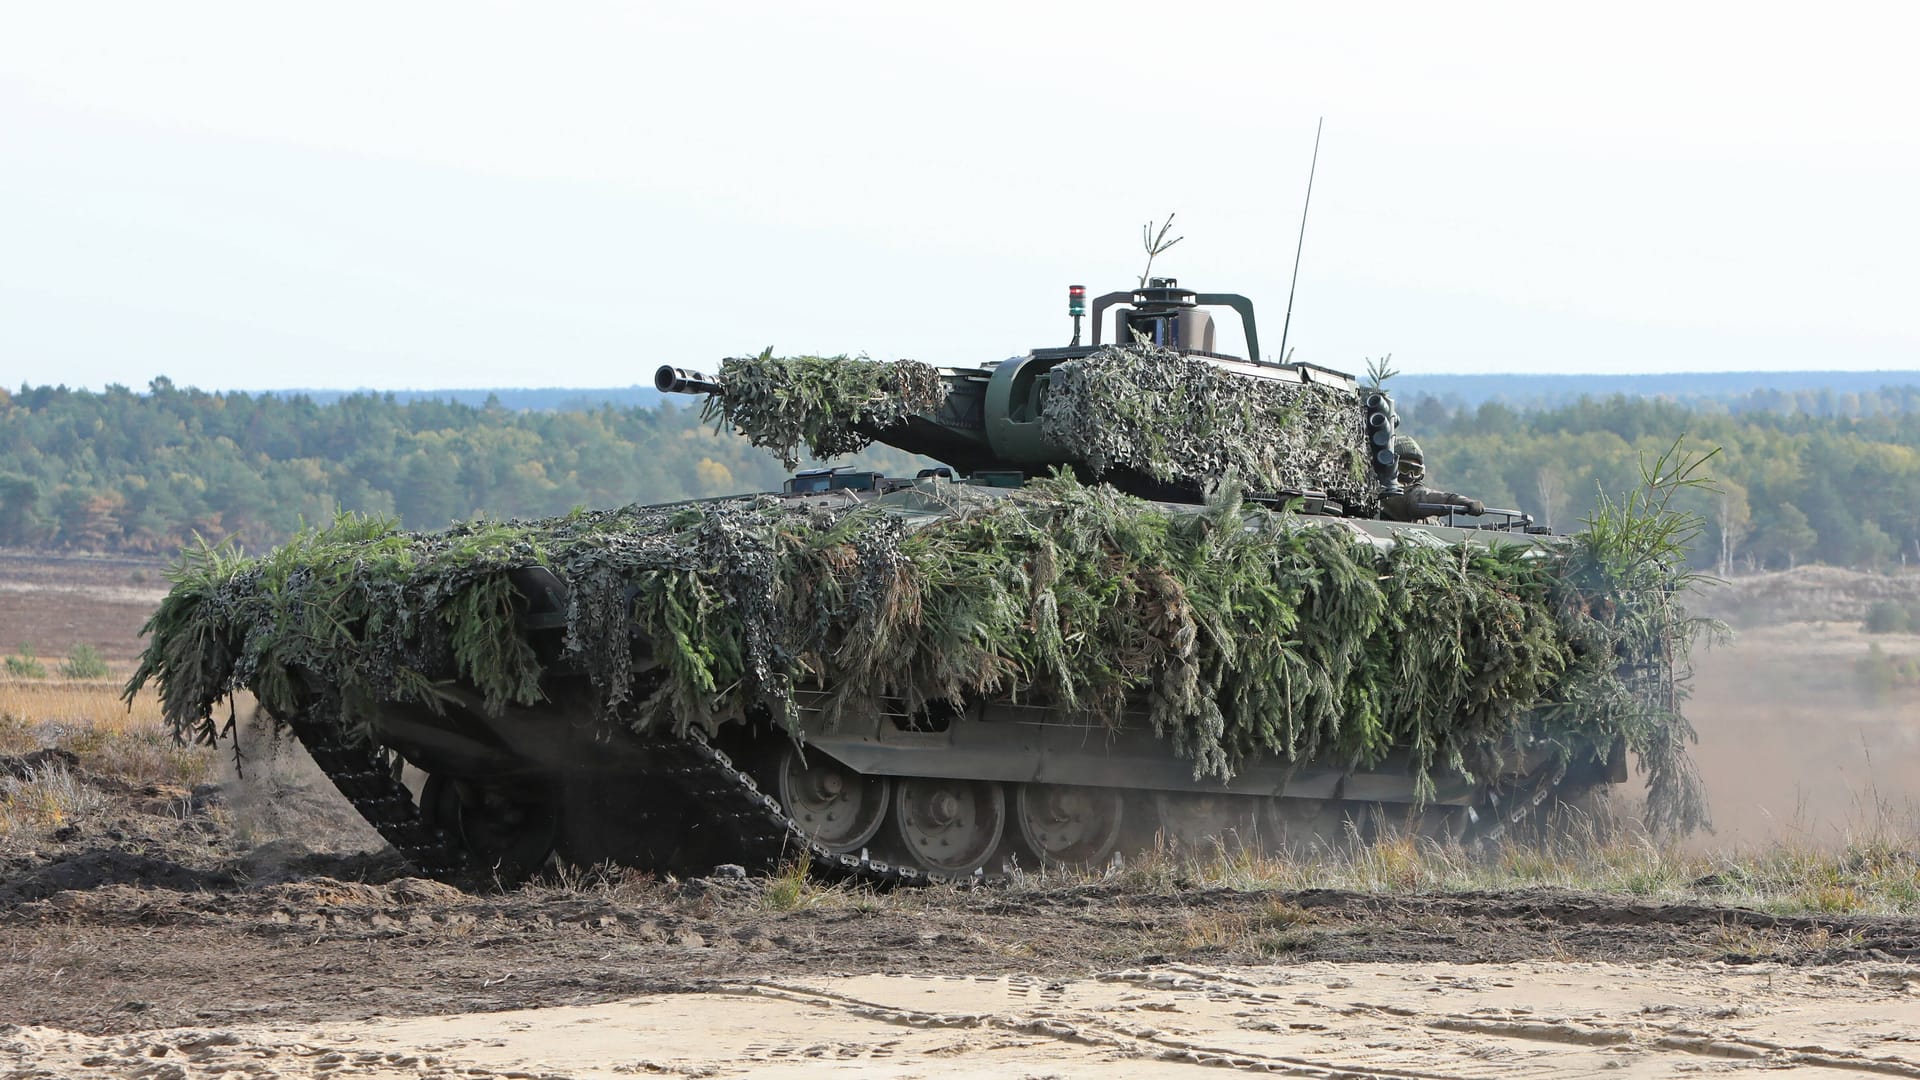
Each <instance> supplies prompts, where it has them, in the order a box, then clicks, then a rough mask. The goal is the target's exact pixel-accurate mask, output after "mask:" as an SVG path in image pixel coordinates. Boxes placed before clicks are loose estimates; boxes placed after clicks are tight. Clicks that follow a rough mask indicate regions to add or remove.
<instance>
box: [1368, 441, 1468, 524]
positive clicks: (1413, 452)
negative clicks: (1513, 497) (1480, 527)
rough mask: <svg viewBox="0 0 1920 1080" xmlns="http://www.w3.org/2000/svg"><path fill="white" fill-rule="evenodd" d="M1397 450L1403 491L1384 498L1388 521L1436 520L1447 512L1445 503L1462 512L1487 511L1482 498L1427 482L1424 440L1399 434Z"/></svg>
mask: <svg viewBox="0 0 1920 1080" xmlns="http://www.w3.org/2000/svg"><path fill="white" fill-rule="evenodd" d="M1393 453H1394V456H1395V457H1397V458H1399V459H1400V466H1399V478H1400V494H1398V495H1389V496H1387V497H1386V499H1385V500H1383V501H1382V502H1381V504H1380V516H1381V517H1383V518H1386V519H1387V520H1388V521H1417V522H1423V523H1427V524H1435V523H1438V522H1440V521H1441V520H1442V517H1443V515H1444V514H1445V513H1446V512H1447V511H1446V510H1445V509H1444V508H1445V507H1454V508H1457V509H1458V510H1459V512H1460V513H1463V514H1471V515H1474V516H1476V517H1477V516H1479V515H1480V514H1484V513H1486V511H1487V507H1486V504H1485V503H1482V502H1481V501H1480V500H1479V499H1469V498H1467V497H1466V496H1465V495H1455V494H1454V493H1453V492H1451V491H1435V490H1433V489H1432V488H1429V487H1428V486H1427V458H1426V455H1424V454H1422V453H1421V452H1420V444H1419V443H1417V442H1414V441H1413V437H1412V436H1410V435H1395V436H1394V437H1393ZM1430 507H1433V508H1440V509H1429V508H1430Z"/></svg>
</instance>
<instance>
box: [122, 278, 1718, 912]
mask: <svg viewBox="0 0 1920 1080" xmlns="http://www.w3.org/2000/svg"><path fill="white" fill-rule="evenodd" d="M1070 313H1071V314H1072V316H1073V320H1074V332H1073V338H1072V344H1070V345H1067V346H1064V347H1059V348H1040V349H1035V350H1033V351H1032V352H1030V353H1027V354H1026V355H1023V356H1017V357H1014V358H1012V359H1009V360H1006V361H1003V362H1000V363H997V364H988V365H982V366H979V367H944V368H933V367H929V366H927V365H922V364H915V363H912V362H904V361H903V362H899V363H879V362H873V361H866V360H849V359H846V358H800V359H792V360H782V359H777V358H773V357H771V356H762V357H759V358H746V359H740V360H729V361H726V362H725V363H724V364H722V365H721V367H720V369H719V370H718V371H717V372H715V373H713V374H706V373H702V372H697V371H692V370H686V369H682V368H675V367H663V368H661V369H660V370H659V372H658V374H657V378H656V382H657V385H658V386H659V388H660V389H661V390H662V391H665V392H670V393H685V394H696V395H706V397H707V406H706V407H707V410H708V414H709V416H710V417H711V418H713V419H714V420H716V421H718V422H721V423H725V424H729V425H731V426H733V427H735V428H737V429H739V430H740V431H742V432H743V433H744V434H746V435H747V436H748V437H750V438H752V439H753V440H754V441H755V442H757V443H760V444H762V445H766V446H768V447H770V448H772V449H774V450H776V451H778V452H780V453H782V454H784V455H786V456H787V458H788V459H789V461H790V463H797V460H798V458H799V456H800V454H799V449H800V447H801V445H803V444H804V445H805V446H806V447H807V448H808V449H809V450H810V451H811V452H813V453H814V454H815V455H816V456H827V455H830V454H834V453H841V452H845V451H847V450H851V449H857V448H858V447H860V446H862V445H864V444H866V443H867V442H869V441H877V442H881V443H884V444H886V445H889V446H893V447H897V448H899V449H901V450H905V451H909V452H911V453H913V454H918V455H923V456H925V457H927V458H931V459H933V460H934V461H935V462H938V463H939V464H937V465H931V466H929V467H927V468H923V469H920V470H919V471H918V474H917V475H915V476H910V477H889V476H885V475H881V474H878V473H875V472H872V471H861V470H854V469H849V468H844V467H843V468H816V469H809V470H804V471H800V472H797V473H796V474H795V475H793V477H792V478H791V479H790V480H789V481H787V483H786V485H785V488H784V490H783V491H780V492H775V493H766V494H762V495H753V496H741V497H738V498H731V499H721V500H709V501H705V502H697V503H684V504H674V505H667V506H653V507H629V508H626V509H624V510H618V511H603V512H596V513H576V514H574V515H570V516H569V517H567V518H563V519H556V520H553V521H547V522H531V523H507V524H504V525H497V524H486V523H473V524H469V525H464V526H459V527H456V528H454V529H452V530H449V531H447V532H443V533H434V534H412V533H402V532H400V531H399V530H398V529H397V528H396V527H395V526H394V525H393V524H392V523H391V522H378V521H365V520H359V519H352V520H343V521H342V522H340V523H338V524H336V525H335V526H334V527H333V528H331V529H328V530H322V531H320V532H317V533H314V534H310V535H308V536H304V537H302V538H299V539H297V540H296V541H294V542H293V543H291V544H289V545H288V546H287V547H286V548H283V549H281V550H280V551H277V552H274V553H272V554H270V555H268V556H266V557H264V558H261V559H241V558H238V557H235V556H233V555H231V554H230V553H223V552H220V551H203V552H199V553H197V554H191V555H190V557H189V559H188V561H187V563H186V564H184V565H183V567H182V568H181V569H180V571H179V572H178V574H177V576H176V581H177V585H176V588H175V590H174V592H173V594H172V595H170V596H169V598H168V599H167V601H166V603H165V604H163V606H162V608H161V609H160V611H159V612H157V613H156V615H155V616H154V619H153V620H152V622H151V623H150V626H149V629H150V631H151V632H152V634H153V639H152V642H151V644H150V646H149V648H148V650H147V653H146V656H145V658H144V660H143V664H142V667H141V669H140V671H139V673H138V674H136V676H135V677H134V680H133V683H132V684H130V687H129V693H131V692H132V691H133V690H134V689H137V688H138V687H139V686H140V685H142V684H144V683H145V682H147V681H149V680H151V681H155V682H157V683H158V684H159V686H160V689H161V691H162V696H163V699H164V702H165V705H166V708H167V712H168V715H169V716H170V717H171V718H172V720H173V722H174V723H175V724H176V725H177V727H178V730H179V731H180V732H181V733H183V734H193V735H198V736H200V737H203V738H212V737H214V736H215V735H216V734H217V733H218V731H219V730H220V728H221V724H220V722H219V721H218V720H217V719H216V716H215V713H214V706H215V703H216V702H217V701H218V700H219V699H220V698H222V697H224V696H229V695H231V694H232V693H234V692H235V691H238V690H248V691H251V692H252V693H253V694H254V695H255V696H256V697H257V698H258V699H259V701H260V703H261V705H262V707H263V708H265V709H266V710H267V711H268V712H269V713H270V714H271V715H272V716H273V717H275V718H276V719H277V720H279V721H281V722H283V723H284V724H285V725H286V726H287V727H288V728H290V729H291V730H292V732H293V734H294V735H296V736H297V737H298V738H299V739H300V741H301V742H302V743H304V744H305V745H306V747H307V748H308V749H309V750H310V751H311V752H312V754H313V757H314V760H315V761H316V762H317V763H318V764H319V765H320V767H321V768H322V769H323V770H325V771H326V773H327V774H328V775H329V776H330V777H331V778H332V779H333V781H334V783H335V784H336V785H337V786H338V787H339V789H340V790H341V791H342V792H343V793H344V794H345V795H346V796H347V797H348V798H349V799H351V800H352V801H353V803H354V805H355V806H356V807H357V808H358V809H359V810H360V812H361V813H362V814H363V815H364V816H365V817H366V819H367V820H368V822H370V823H371V824H372V825H373V826H374V827H375V828H377V829H378V830H379V831H380V832H381V834H382V835H383V836H385V837H386V838H387V839H388V840H389V841H391V842H392V843H393V844H394V845H395V846H396V847H397V848H399V849H400V850H401V851H402V852H403V853H404V854H405V855H406V856H407V857H408V858H409V859H411V860H412V861H413V862H414V863H415V864H416V865H417V866H418V868H419V869H420V870H422V871H423V872H427V873H431V874H437V875H447V876H457V875H463V874H465V875H471V874H478V875H481V876H486V875H489V874H491V875H496V876H499V877H503V878H509V879H511V878H515V877H519V876H522V875H525V874H527V873H529V872H531V871H533V870H535V869H537V868H539V867H541V866H543V865H545V864H546V863H548V861H549V860H551V859H554V858H558V859H561V860H564V861H567V862H571V863H576V864H594V863H598V862H601V861H603V860H612V861H615V862H619V863H624V864H627V865H632V866H637V867H643V868H650V869H654V870H658V871H661V872H673V873H681V874H688V873H700V872H705V871H708V870H710V869H711V868H712V867H714V866H715V865H718V864H728V863H731V864H740V865H744V866H747V867H749V868H753V869H756V870H759V869H768V868H771V867H773V866H775V865H776V864H779V863H782V862H783V861H790V860H796V859H802V858H804V859H806V860H807V861H809V862H810V864H811V866H812V867H813V868H814V870H815V871H816V872H820V873H830V874H840V875H848V876H852V877H855V878H862V879H867V880H874V881H922V880H930V879H966V878H971V877H976V876H980V875H993V874H997V873H1000V872H1003V871H1004V870H1005V869H1006V868H1008V867H1010V866H1019V867H1026V868H1034V867H1039V866H1045V865H1059V864H1067V865H1076V866H1098V865H1103V864H1106V863H1108V862H1110V861H1111V860H1113V859H1114V858H1116V857H1121V858H1124V857H1125V855H1126V853H1127V852H1129V851H1131V850H1136V849H1138V848H1140V847H1143V846H1146V845H1150V844H1152V843H1154V842H1155V841H1156V838H1161V839H1167V838H1171V839H1172V840H1173V841H1174V842H1175V843H1179V844H1185V845H1188V846H1189V847H1201V848H1209V847H1211V846H1212V845H1219V844H1225V845H1248V846H1255V845H1257V846H1263V847H1270V848H1277V847H1283V846H1299V845H1305V844H1312V843H1317V842H1326V841H1329V840H1337V839H1339V838H1342V837H1345V836H1365V835H1368V834H1370V833H1372V832H1374V831H1377V830H1382V829H1407V830H1413V831H1417V832H1419V833H1421V834H1423V835H1428V836H1433V837H1436V838H1440V839H1445V840H1457V841H1462V842H1483V841H1485V840H1488V839H1492V838H1496V837H1498V836H1499V835H1500V833H1501V832H1502V830H1504V829H1507V828H1510V827H1511V826H1512V825H1513V824H1514V823H1515V822H1518V821H1522V820H1525V819H1526V818H1527V817H1528V815H1529V814H1530V813H1535V812H1536V808H1538V807H1542V806H1544V805H1547V804H1548V803H1549V802H1550V801H1552V800H1557V799H1560V798H1564V797H1566V796H1568V795H1570V794H1572V793H1576V792H1582V791H1586V790H1590V789H1594V788H1596V787H1600V786H1604V785H1606V784H1610V783H1618V782H1620V781H1622V780H1624V779H1625V776H1626V764H1627V754H1628V750H1629V747H1631V749H1632V750H1633V751H1635V752H1637V753H1639V754H1640V755H1641V756H1642V758H1643V760H1646V759H1648V758H1649V757H1652V758H1653V759H1655V761H1656V765H1655V769H1654V771H1655V772H1656V773H1659V772H1661V771H1662V769H1666V770H1667V771H1668V772H1672V769H1670V768H1667V766H1668V765H1670V764H1671V762H1672V761H1673V760H1674V755H1675V754H1676V753H1678V752H1679V751H1678V749H1677V748H1678V747H1679V746H1680V745H1681V744H1682V742H1683V741H1684V739H1683V737H1684V734H1685V730H1684V721H1683V720H1681V719H1680V718H1679V715H1678V712H1677V703H1678V695H1677V693H1675V692H1674V688H1675V687H1676V686H1677V680H1678V678H1679V676H1680V674H1682V673H1683V668H1684V656H1685V648H1684V646H1685V642H1684V640H1682V638H1683V636H1684V625H1683V624H1684V620H1682V621H1681V622H1679V623H1675V622H1674V621H1673V618H1674V616H1673V613H1674V612H1676V611H1677V609H1676V608H1674V607H1673V596H1672V595H1671V590H1669V589H1665V586H1664V584H1663V581H1664V580H1665V579H1660V580H1654V581H1651V582H1649V581H1639V582H1638V583H1637V584H1636V583H1635V582H1631V581H1627V580H1626V579H1625V578H1624V577H1623V576H1622V575H1620V574H1614V573H1611V572H1610V570H1609V567H1608V566H1607V565H1606V564H1605V560H1604V559H1601V558H1598V557H1597V556H1596V555H1595V553H1594V552H1592V551H1589V550H1586V549H1585V548H1583V547H1582V545H1581V544H1580V543H1579V540H1578V538H1567V537H1556V536H1553V535H1550V534H1548V533H1547V531H1546V530H1544V529H1540V528H1537V527H1535V526H1534V525H1533V524H1532V522H1531V521H1530V520H1529V519H1528V518H1527V517H1526V516H1525V515H1524V514H1521V513H1519V512H1517V511H1511V510H1486V511H1485V512H1484V513H1483V514H1479V515H1476V516H1474V517H1472V518H1468V517H1464V516H1460V515H1458V514H1457V511H1458V509H1459V508H1458V506H1456V505H1453V504H1431V505H1425V504H1421V503H1420V502H1419V493H1418V492H1408V491H1406V490H1403V488H1402V485H1401V484H1400V483H1399V472H1398V469H1397V465H1398V463H1397V461H1396V459H1395V454H1394V445H1395V444H1394V437H1395V428H1396V423H1397V421H1396V417H1395V413H1394V409H1393V404H1392V401H1391V400H1390V398H1389V397H1388V396H1387V394H1386V393H1385V392H1384V391H1383V390H1381V389H1380V388H1378V387H1363V386H1361V385H1359V384H1358V383H1357V381H1356V380H1355V379H1354V378H1353V377H1352V376H1349V375H1347V374H1343V373H1340V372H1337V371H1332V370H1329V369H1326V368H1321V367H1317V366H1314V365H1310V364H1286V363H1272V362H1266V361H1262V360H1261V359H1260V358H1259V356H1260V354H1259V344H1258V343H1259V338H1258V330H1257V327H1256V325H1255V320H1254V312H1253V306H1252V304H1251V303H1250V302H1249V301H1248V300H1247V299H1246V298H1244V297H1241V296H1237V295H1231V294H1209V293H1196V292H1193V291H1191V290H1186V289H1183V288H1181V287H1180V286H1179V284H1178V283H1177V282H1176V281H1173V280H1171V279H1155V280H1153V281H1152V282H1151V283H1149V285H1148V286H1146V287H1143V288H1140V289H1137V290H1132V291H1129V292H1121V293H1110V294H1107V295H1105V296H1101V297H1098V298H1097V299H1095V300H1094V301H1093V305H1092V312H1091V314H1092V323H1093V326H1092V335H1091V340H1090V342H1088V343H1085V344H1082V343H1081V341H1080V338H1081V320H1082V318H1083V317H1085V315H1086V314H1087V312H1086V300H1085V294H1084V290H1080V289H1078V288H1076V289H1074V290H1073V291H1072V292H1071V294H1070ZM1228 313H1231V314H1233V315H1237V316H1238V319H1239V321H1240V324H1241V330H1242V334H1243V337H1244V340H1245V341H1246V344H1247V355H1246V356H1244V357H1239V356H1232V355H1227V354H1225V353H1222V352H1220V351H1218V347H1217V332H1216V324H1215V320H1216V318H1219V317H1225V316H1226V315H1227V314H1228ZM1109 330H1111V333H1112V339H1110V340H1108V341H1103V340H1102V339H1103V336H1105V335H1106V333H1107V331H1109ZM1409 498H1411V499H1412V504H1413V505H1414V506H1415V507H1416V515H1414V516H1418V517H1419V518H1420V520H1417V521H1407V522H1402V521H1390V520H1386V519H1385V517H1383V514H1384V513H1385V512H1386V511H1385V510H1384V509H1383V508H1384V507H1387V506H1388V505H1389V504H1390V503H1391V504H1393V505H1399V506H1403V507H1404V506H1406V505H1408V500H1409ZM1622 590H1627V591H1626V592H1622ZM1633 590H1638V591H1633ZM1623 613H1633V616H1634V617H1633V618H1632V619H1628V618H1626V617H1624V615H1623ZM1649 613H1651V615H1652V616H1653V617H1651V618H1649V617H1645V616H1648V615H1649ZM1649 626H1652V627H1653V629H1652V630H1648V627H1649ZM227 722H228V723H229V724H230V723H231V714H230V713H229V718H228V721H227ZM405 766H412V767H413V768H414V769H415V770H418V772H419V773H422V774H424V775H425V781H424V785H423V786H421V785H418V784H417V782H416V785H415V786H417V787H418V791H417V794H416V792H415V790H414V788H413V787H410V786H408V784H407V782H406V780H407V778H408V777H411V776H413V775H414V773H413V772H412V771H410V770H405V769H404V767H405ZM1656 782H1657V783H1666V784H1667V785H1668V787H1669V788H1670V789H1671V790H1669V791H1667V792H1666V797H1668V798H1669V799H1674V800H1678V801H1679V802H1681V803H1687V802H1688V800H1690V799H1692V798H1693V795H1692V793H1691V791H1690V789H1689V788H1688V786H1687V784H1686V777H1685V772H1684V768H1683V767H1682V768H1681V769H1680V774H1679V779H1677V780H1676V779H1674V777H1673V776H1668V777H1667V778H1666V780H1664V781H1662V780H1660V779H1659V777H1656ZM1689 805H1690V804H1689Z"/></svg>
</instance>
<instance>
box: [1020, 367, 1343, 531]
mask: <svg viewBox="0 0 1920 1080" xmlns="http://www.w3.org/2000/svg"><path fill="white" fill-rule="evenodd" d="M1052 375H1053V379H1052V386H1051V387H1050V388H1049V390H1048V391H1047V399H1046V404H1045V405H1043V406H1042V409H1041V415H1040V424H1041V430H1042V431H1044V432H1045V433H1046V435H1047V437H1048V438H1049V439H1050V440H1052V441H1053V443H1054V444H1055V445H1057V446H1059V447H1061V448H1062V449H1064V450H1066V451H1067V452H1068V453H1069V454H1071V455H1073V456H1074V457H1077V458H1079V459H1081V460H1084V461H1085V462H1086V463H1087V465H1088V467H1089V468H1090V469H1091V470H1092V471H1093V473H1094V475H1096V476H1098V475H1102V474H1104V473H1106V472H1108V471H1109V470H1111V469H1116V468H1129V469H1134V470H1136V471H1138V472H1141V473H1144V474H1146V475H1148V476H1151V477H1153V478H1154V479H1155V480H1159V481H1161V482H1163V483H1176V484H1185V485H1192V486H1194V487H1196V488H1202V489H1204V488H1205V487H1206V486H1207V484H1208V483H1209V482H1210V481H1212V480H1217V479H1218V478H1222V477H1235V478H1238V479H1239V481H1240V482H1241V483H1243V484H1245V485H1246V486H1247V488H1248V489H1249V490H1252V491H1256V492H1275V491H1307V490H1314V491H1323V492H1325V493H1327V494H1328V495H1331V496H1333V497H1335V498H1337V499H1340V500H1341V501H1342V502H1344V503H1345V504H1346V505H1347V506H1349V507H1352V508H1355V509H1357V510H1361V511H1366V510H1370V509H1371V508H1372V507H1373V506H1374V505H1375V504H1376V503H1377V502H1378V500H1379V494H1378V485H1377V484H1376V483H1375V481H1374V478H1373V473H1372V471H1371V470H1370V469H1369V468H1368V465H1367V457H1366V434H1365V421H1366V417H1365V413H1364V410H1363V409H1362V408H1361V406H1360V401H1359V398H1358V397H1357V396H1356V395H1355V394H1354V393H1353V392H1352V391H1351V390H1348V389H1345V388H1342V387H1336V386H1327V385H1324V384H1321V383H1299V382H1288V381H1284V380H1279V379H1258V378H1251V377H1248V376H1245V375H1236V374H1233V373H1231V372H1228V371H1223V370H1222V369H1220V368H1218V367H1215V366H1214V365H1212V364H1210V363H1207V362H1206V361H1205V360H1202V359H1198V358H1196V357H1191V356H1183V355H1181V354H1180V353H1177V352H1174V351H1172V350H1169V349H1161V348H1156V347H1153V346H1150V345H1129V346H1125V347H1114V348H1110V349H1106V350H1103V351H1101V352H1098V353H1095V354H1094V355H1092V356H1089V357H1086V358H1085V359H1082V360H1068V361H1065V362H1063V363H1061V364H1058V365H1055V367H1054V368H1053V371H1052Z"/></svg>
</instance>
